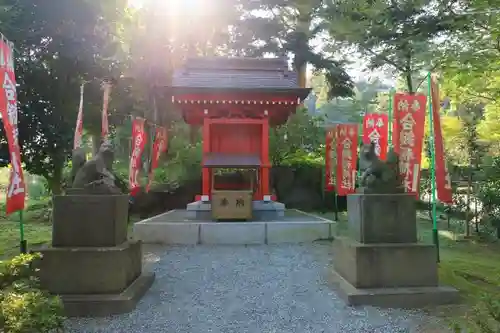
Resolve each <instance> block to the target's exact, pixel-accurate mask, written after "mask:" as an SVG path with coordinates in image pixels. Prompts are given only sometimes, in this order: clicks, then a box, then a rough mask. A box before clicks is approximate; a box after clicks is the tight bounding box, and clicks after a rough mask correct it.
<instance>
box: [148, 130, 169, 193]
mask: <svg viewBox="0 0 500 333" xmlns="http://www.w3.org/2000/svg"><path fill="white" fill-rule="evenodd" d="M167 147H168V137H167V129H166V128H164V127H157V128H156V131H155V141H154V143H153V156H151V168H150V171H149V177H148V178H149V179H148V185H147V186H146V192H149V188H150V187H151V183H152V182H153V177H154V170H155V169H156V168H157V167H158V163H159V162H160V156H161V154H162V153H164V152H166V151H167Z"/></svg>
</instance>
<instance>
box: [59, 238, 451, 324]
mask: <svg viewBox="0 0 500 333" xmlns="http://www.w3.org/2000/svg"><path fill="white" fill-rule="evenodd" d="M330 249H331V246H330V244H328V243H313V244H302V245H297V244H293V245H277V246H271V245H266V246H248V247H244V246H234V247H233V246H219V247H207V246H196V247H169V248H155V249H152V250H151V249H150V250H149V251H147V254H146V260H147V261H148V262H149V264H148V265H149V267H148V269H153V270H154V271H155V272H156V281H155V283H154V285H153V286H152V287H151V289H150V290H149V292H148V293H147V294H146V295H145V296H144V298H143V299H142V300H141V302H140V303H139V304H138V306H137V309H136V310H135V311H133V312H132V313H129V314H125V315H120V316H113V317H109V318H98V319H71V320H68V332H85V333H98V332H103V333H104V332H106V333H115V332H116V333H135V332H141V333H142V332H148V333H160V332H162V333H164V332H175V333H183V332H186V333H188V332H189V333H205V332H213V333H218V332H221V333H223V332H224V333H226V332H227V333H240V332H248V333H281V332H282V333H285V332H286V333H292V332H300V333H308V332H315V333H316V332H318V333H319V332H332V333H334V332H335V333H336V332H339V333H340V332H353V333H396V332H398V333H403V332H405V333H406V332H411V333H413V332H426V333H430V332H440V333H443V332H444V331H445V330H444V329H442V328H443V326H442V323H439V321H438V320H437V319H436V318H432V317H428V316H427V315H425V314H423V313H419V312H416V311H403V310H381V309H377V308H374V307H358V308H351V307H347V306H345V305H344V303H343V302H342V300H340V299H339V298H338V297H337V296H336V295H335V293H334V291H333V290H332V289H331V288H330V287H329V286H328V284H327V282H326V281H327V272H328V269H329V267H330V264H331V258H332V253H331V250H330ZM424 325H425V328H423V327H424Z"/></svg>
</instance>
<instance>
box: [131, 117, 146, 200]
mask: <svg viewBox="0 0 500 333" xmlns="http://www.w3.org/2000/svg"><path fill="white" fill-rule="evenodd" d="M145 146H146V133H145V132H144V119H142V118H136V119H134V121H133V122H132V154H131V156H130V169H129V178H128V179H129V186H130V194H131V195H132V196H135V195H136V194H137V192H138V191H139V189H140V187H141V185H140V184H139V171H140V170H141V156H142V152H143V151H144V147H145Z"/></svg>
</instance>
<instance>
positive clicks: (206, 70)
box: [172, 58, 298, 89]
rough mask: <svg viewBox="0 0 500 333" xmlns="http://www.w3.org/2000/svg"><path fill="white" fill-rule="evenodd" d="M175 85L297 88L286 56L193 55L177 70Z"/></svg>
mask: <svg viewBox="0 0 500 333" xmlns="http://www.w3.org/2000/svg"><path fill="white" fill-rule="evenodd" d="M172 86H173V87H178V88H181V87H186V88H212V89H231V88H237V89H294V88H298V83H297V74H296V73H295V72H293V71H289V70H288V64H287V61H286V59H284V58H193V59H188V60H187V61H186V63H185V65H184V67H183V68H182V69H180V70H178V71H176V72H175V73H174V76H173V83H172Z"/></svg>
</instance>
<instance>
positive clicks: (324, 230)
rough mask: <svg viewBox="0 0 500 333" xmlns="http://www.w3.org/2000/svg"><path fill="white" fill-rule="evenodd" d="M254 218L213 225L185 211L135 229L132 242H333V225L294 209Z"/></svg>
mask: <svg viewBox="0 0 500 333" xmlns="http://www.w3.org/2000/svg"><path fill="white" fill-rule="evenodd" d="M269 217H270V216H269V215H265V214H262V215H257V216H256V218H255V220H254V221H247V222H236V221H235V222H215V221H211V220H209V219H206V220H200V219H199V217H197V218H194V217H193V215H192V214H190V213H189V211H188V210H172V211H169V212H166V213H164V214H160V215H157V216H154V217H152V218H149V219H146V220H143V221H140V222H137V223H135V225H134V239H136V240H141V241H142V242H143V243H153V244H168V245H195V244H214V245H216V244H228V245H229V244H240V245H252V244H276V243H303V242H313V241H316V240H325V239H332V238H333V236H335V227H336V224H335V222H334V221H331V220H328V219H325V218H322V217H319V216H316V215H313V214H309V213H305V212H301V211H298V210H294V209H287V210H283V214H282V216H281V217H278V216H275V217H274V218H271V219H269Z"/></svg>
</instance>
